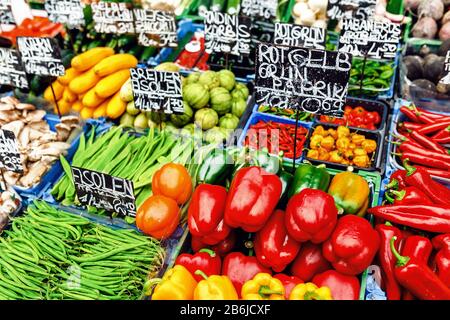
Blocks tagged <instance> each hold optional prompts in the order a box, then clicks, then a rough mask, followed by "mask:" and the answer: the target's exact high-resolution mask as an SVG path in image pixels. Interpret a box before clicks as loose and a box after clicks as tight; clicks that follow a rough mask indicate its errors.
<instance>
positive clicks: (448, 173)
mask: <svg viewBox="0 0 450 320" xmlns="http://www.w3.org/2000/svg"><path fill="white" fill-rule="evenodd" d="M415 167H416V168H420V169H422V170H424V171H426V172H427V173H428V174H429V175H432V176H438V177H441V178H445V179H450V171H447V170H440V169H434V168H427V167H422V166H418V165H415Z"/></svg>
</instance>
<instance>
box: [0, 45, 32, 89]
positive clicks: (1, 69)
mask: <svg viewBox="0 0 450 320" xmlns="http://www.w3.org/2000/svg"><path fill="white" fill-rule="evenodd" d="M0 84H2V85H7V86H12V87H15V88H20V89H28V80H27V75H26V73H25V69H24V67H23V64H22V59H21V58H20V54H19V53H18V52H17V51H16V50H14V49H7V48H0Z"/></svg>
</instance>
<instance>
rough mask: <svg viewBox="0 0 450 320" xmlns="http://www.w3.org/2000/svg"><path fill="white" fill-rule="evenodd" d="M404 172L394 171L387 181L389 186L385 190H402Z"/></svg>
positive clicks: (404, 183) (403, 186)
mask: <svg viewBox="0 0 450 320" xmlns="http://www.w3.org/2000/svg"><path fill="white" fill-rule="evenodd" d="M405 178H406V170H397V171H395V172H394V173H393V174H392V175H391V178H390V180H389V184H387V185H386V189H396V190H402V189H403V188H405V187H406V181H405Z"/></svg>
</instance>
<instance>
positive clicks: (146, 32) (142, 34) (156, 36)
mask: <svg viewBox="0 0 450 320" xmlns="http://www.w3.org/2000/svg"><path fill="white" fill-rule="evenodd" d="M133 12H134V17H135V31H136V33H137V34H138V41H139V44H140V45H141V46H144V47H173V48H176V47H178V37H177V26H176V22H175V16H174V15H173V13H169V12H165V11H158V10H145V9H134V10H133Z"/></svg>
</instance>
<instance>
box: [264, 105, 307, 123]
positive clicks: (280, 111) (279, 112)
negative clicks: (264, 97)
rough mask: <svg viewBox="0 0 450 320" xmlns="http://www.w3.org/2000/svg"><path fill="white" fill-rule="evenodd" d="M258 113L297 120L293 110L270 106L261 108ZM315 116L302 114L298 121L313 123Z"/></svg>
mask: <svg viewBox="0 0 450 320" xmlns="http://www.w3.org/2000/svg"><path fill="white" fill-rule="evenodd" d="M258 112H262V113H268V114H273V115H276V116H280V117H286V118H289V119H294V120H295V119H296V117H297V115H296V112H295V111H294V110H293V109H285V108H276V107H269V106H260V107H259V108H258ZM313 117H314V115H313V114H312V113H309V112H300V114H299V117H298V120H299V121H311V120H312V118H313Z"/></svg>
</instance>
